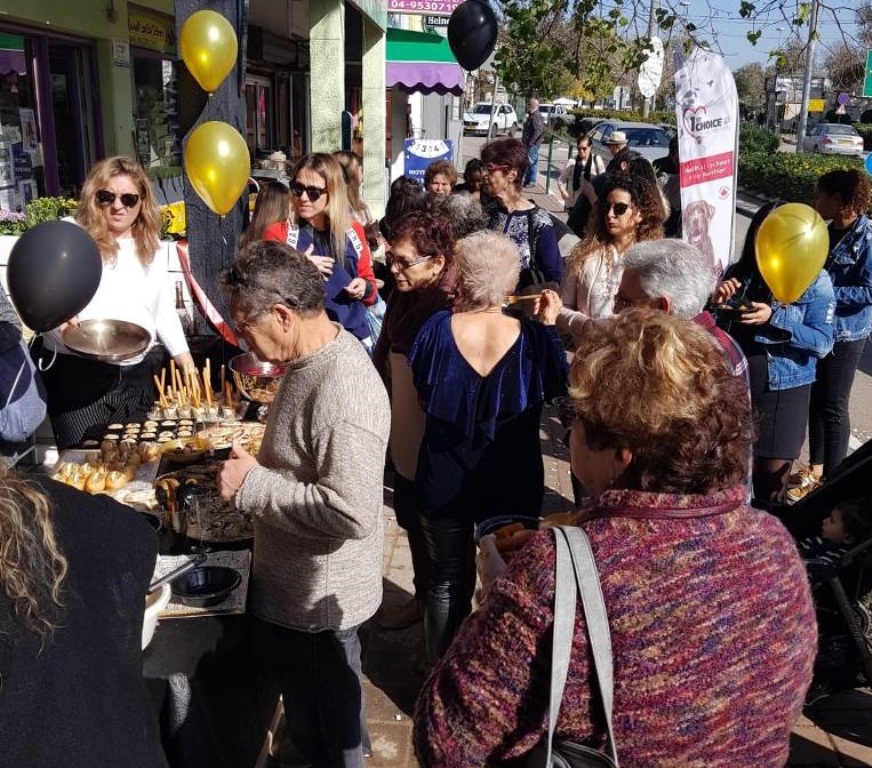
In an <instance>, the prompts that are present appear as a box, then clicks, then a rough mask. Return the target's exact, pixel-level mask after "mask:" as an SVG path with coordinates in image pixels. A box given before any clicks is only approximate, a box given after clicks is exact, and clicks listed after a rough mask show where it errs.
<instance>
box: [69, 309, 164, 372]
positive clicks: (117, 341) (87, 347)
mask: <svg viewBox="0 0 872 768" xmlns="http://www.w3.org/2000/svg"><path fill="white" fill-rule="evenodd" d="M62 337H63V340H64V344H66V345H67V347H69V348H70V349H72V350H73V351H74V352H78V353H79V354H80V355H85V356H86V357H90V358H93V359H94V360H100V361H102V362H104V363H118V362H121V361H123V360H129V359H130V358H131V357H136V356H137V355H139V354H142V353H143V352H145V350H146V349H148V345H149V344H150V343H151V336H150V335H149V333H148V331H147V330H145V328H143V327H142V326H139V325H136V324H135V323H128V322H127V321H126V320H84V321H82V322H81V323H80V324H79V325H70V326H67V328H65V329H64V332H63V334H62Z"/></svg>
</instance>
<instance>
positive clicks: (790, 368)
mask: <svg viewBox="0 0 872 768" xmlns="http://www.w3.org/2000/svg"><path fill="white" fill-rule="evenodd" d="M835 306H836V300H835V297H834V295H833V284H832V281H831V280H830V276H829V275H828V274H827V272H826V271H825V270H821V272H820V274H819V275H818V276H817V279H816V280H815V281H814V282H813V283H812V284H811V286H810V287H809V288H808V289H807V290H806V292H805V293H804V294H802V296H800V297H799V299H798V300H797V301H795V302H794V303H793V304H773V307H772V317H771V318H770V319H769V322H768V323H767V324H766V325H763V326H761V327H760V330H759V331H758V332H757V333H756V334H755V335H754V341H756V342H759V343H760V344H765V345H766V356H767V358H768V360H769V388H770V389H772V390H782V389H791V388H792V387H801V386H802V385H804V384H811V383H812V382H813V381H814V379H815V369H816V368H817V361H818V358H821V357H824V356H826V355H828V354H829V353H830V350H832V348H833V316H834V314H835Z"/></svg>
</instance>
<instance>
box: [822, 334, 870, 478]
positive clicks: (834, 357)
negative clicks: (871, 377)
mask: <svg viewBox="0 0 872 768" xmlns="http://www.w3.org/2000/svg"><path fill="white" fill-rule="evenodd" d="M865 346H866V339H859V340H857V341H837V342H836V343H835V345H834V346H833V351H832V352H830V354H828V355H827V356H826V357H825V358H823V359H822V360H818V364H817V376H816V378H815V382H814V384H812V387H811V402H810V404H809V409H808V439H809V463H811V464H823V467H824V477H829V475H830V474H832V472H833V471H835V469H836V467H838V466H839V464H840V463H841V462H842V460H843V459H844V458H845V456H847V455H848V441H849V439H850V437H851V420H850V414H849V413H848V402H849V400H850V397H851V387H852V386H853V385H854V374H855V373H856V371H857V366H858V365H859V363H860V356H861V355H862V354H863V347H865Z"/></svg>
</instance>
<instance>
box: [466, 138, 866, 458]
mask: <svg viewBox="0 0 872 768" xmlns="http://www.w3.org/2000/svg"><path fill="white" fill-rule="evenodd" d="M484 143H485V139H484V138H479V137H471V136H465V137H464V138H463V158H464V162H466V160H468V159H470V158H472V157H478V154H479V152H480V151H481V147H482V146H483V145H484ZM550 149H551V153H550V160H549V146H548V145H547V144H546V145H543V147H542V149H541V150H540V153H539V169H540V170H539V174H540V175H539V181H540V183H541V184H542V185H543V187H545V186H546V184H547V190H548V192H549V194H551V195H552V197H553V198H554V200H555V203H556V204H557V205H556V206H555V207H557V206H559V203H560V196H559V194H558V192H557V176H558V175H559V173H560V170H561V169H562V168H563V166H564V165H565V164H566V160H567V158H568V146H567V144H565V143H563V142H554V144H553V146H552V147H551V148H550ZM780 151H782V152H795V151H796V147H795V146H794V145H793V144H790V143H787V142H783V143H782V145H781V147H780ZM460 170H461V171H462V169H460ZM749 224H750V217H748V216H746V215H744V214H742V213H739V214H738V215H737V216H736V236H735V241H734V242H735V246H734V253H735V254H736V256H738V253H739V252H740V251H741V249H742V245H743V243H744V242H745V236H746V234H747V232H748V225H749ZM849 411H850V419H851V450H856V449H857V448H858V447H859V446H860V445H862V444H863V443H865V442H866V441H867V440H869V439H872V344H869V343H868V342H867V344H866V349H865V352H864V354H863V357H862V359H861V360H860V366H859V368H858V370H857V376H856V379H855V380H854V387H853V389H852V391H851V403H850V409H849ZM802 458H803V460H806V459H807V447H804V448H803V457H802Z"/></svg>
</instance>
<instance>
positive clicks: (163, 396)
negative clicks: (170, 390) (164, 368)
mask: <svg viewBox="0 0 872 768" xmlns="http://www.w3.org/2000/svg"><path fill="white" fill-rule="evenodd" d="M154 385H155V387H157V395H158V400H159V401H160V406H161V408H166V407H168V405H169V403H168V402H167V398H166V394H165V393H164V388H163V382H162V381H161V379H159V378H158V377H157V376H155V377H154Z"/></svg>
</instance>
